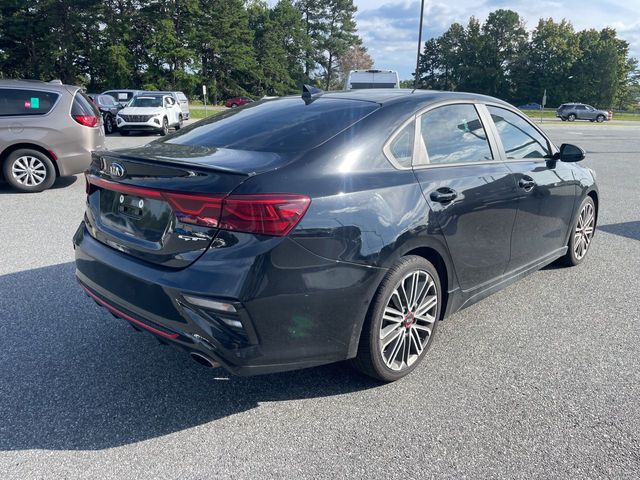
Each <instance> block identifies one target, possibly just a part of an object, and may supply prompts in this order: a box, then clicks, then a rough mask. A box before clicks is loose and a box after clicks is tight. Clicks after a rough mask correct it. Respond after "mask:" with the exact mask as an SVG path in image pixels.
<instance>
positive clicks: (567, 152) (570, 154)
mask: <svg viewBox="0 0 640 480" xmlns="http://www.w3.org/2000/svg"><path fill="white" fill-rule="evenodd" d="M584 154H585V152H584V150H583V149H581V148H580V147H578V146H577V145H572V144H570V143H563V144H562V145H561V146H560V153H559V154H557V159H558V160H560V161H561V162H571V163H572V162H579V161H581V160H584Z"/></svg>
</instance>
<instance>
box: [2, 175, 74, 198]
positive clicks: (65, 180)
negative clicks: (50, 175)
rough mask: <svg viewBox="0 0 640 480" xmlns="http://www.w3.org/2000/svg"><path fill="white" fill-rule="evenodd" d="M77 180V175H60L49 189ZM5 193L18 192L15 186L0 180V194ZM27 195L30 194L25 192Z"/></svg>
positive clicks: (64, 185)
mask: <svg viewBox="0 0 640 480" xmlns="http://www.w3.org/2000/svg"><path fill="white" fill-rule="evenodd" d="M77 180H78V177H77V176H70V177H58V178H56V181H55V182H54V184H53V185H52V186H51V187H50V188H49V190H56V189H58V188H67V187H69V186H71V185H73V184H74V183H76V181H77ZM5 193H15V194H17V193H18V192H16V191H15V190H14V189H13V187H12V186H11V185H9V184H8V183H7V182H5V181H3V180H0V195H2V194H5ZM25 195H29V194H25Z"/></svg>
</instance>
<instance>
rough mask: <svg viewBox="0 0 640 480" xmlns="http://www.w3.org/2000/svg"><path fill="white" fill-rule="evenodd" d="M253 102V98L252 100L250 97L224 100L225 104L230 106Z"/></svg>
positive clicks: (234, 106)
mask: <svg viewBox="0 0 640 480" xmlns="http://www.w3.org/2000/svg"><path fill="white" fill-rule="evenodd" d="M251 102H253V100H251V99H250V98H249V97H233V98H230V99H228V100H227V101H226V102H224V106H225V107H229V108H236V107H241V106H242V105H246V104H247V103H251Z"/></svg>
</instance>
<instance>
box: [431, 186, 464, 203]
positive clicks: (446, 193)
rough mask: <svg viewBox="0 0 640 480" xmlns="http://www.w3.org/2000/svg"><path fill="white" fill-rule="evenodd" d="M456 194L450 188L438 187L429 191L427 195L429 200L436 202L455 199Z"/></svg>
mask: <svg viewBox="0 0 640 480" xmlns="http://www.w3.org/2000/svg"><path fill="white" fill-rule="evenodd" d="M457 196H458V193H457V192H456V191H455V190H452V189H450V188H439V189H437V190H434V191H433V192H431V194H430V195H429V197H430V198H431V200H433V201H434V202H438V203H449V202H451V201H453V200H455V198H456V197H457Z"/></svg>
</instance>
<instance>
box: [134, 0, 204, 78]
mask: <svg viewBox="0 0 640 480" xmlns="http://www.w3.org/2000/svg"><path fill="white" fill-rule="evenodd" d="M199 18H200V5H199V2H198V0H159V1H155V2H150V3H148V4H147V5H145V6H144V7H143V8H142V9H141V11H140V19H141V20H142V21H143V22H144V24H145V25H146V30H147V33H146V35H145V38H144V47H145V53H146V59H147V71H146V75H145V82H146V83H151V84H154V85H156V87H157V88H161V89H167V90H174V89H177V88H183V87H185V86H188V79H187V78H186V71H187V70H188V71H194V70H195V69H196V67H197V65H196V61H195V59H196V52H195V49H194V48H193V40H194V38H195V35H196V28H197V22H198V19H199ZM185 84H186V85H185Z"/></svg>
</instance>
